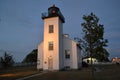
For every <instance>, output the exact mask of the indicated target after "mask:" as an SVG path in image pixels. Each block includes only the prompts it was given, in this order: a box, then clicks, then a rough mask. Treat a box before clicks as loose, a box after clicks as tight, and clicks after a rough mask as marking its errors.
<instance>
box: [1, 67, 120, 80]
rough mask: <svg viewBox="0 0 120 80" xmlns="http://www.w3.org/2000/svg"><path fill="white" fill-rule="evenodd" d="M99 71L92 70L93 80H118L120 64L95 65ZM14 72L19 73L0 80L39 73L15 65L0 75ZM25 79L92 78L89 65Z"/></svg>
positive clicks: (75, 79) (32, 69)
mask: <svg viewBox="0 0 120 80" xmlns="http://www.w3.org/2000/svg"><path fill="white" fill-rule="evenodd" d="M94 67H97V68H98V69H100V71H94V80H120V65H95V66H94ZM8 73H14V75H15V74H18V73H21V75H16V76H9V77H1V78H0V80H14V79H17V78H22V77H24V76H28V75H31V74H35V73H40V71H37V70H36V68H35V67H16V68H13V69H8V70H7V69H6V70H2V71H0V75H2V74H8ZM26 80H93V79H92V75H91V67H88V68H82V69H81V70H71V71H56V72H48V73H45V74H43V75H39V76H35V77H32V78H28V79H26Z"/></svg>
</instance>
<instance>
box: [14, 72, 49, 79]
mask: <svg viewBox="0 0 120 80" xmlns="http://www.w3.org/2000/svg"><path fill="white" fill-rule="evenodd" d="M48 72H50V71H43V72H41V73H38V74H33V75H30V76H26V77H23V78H18V79H16V80H24V79H28V78H31V77H35V76H39V75H42V74H45V73H48Z"/></svg>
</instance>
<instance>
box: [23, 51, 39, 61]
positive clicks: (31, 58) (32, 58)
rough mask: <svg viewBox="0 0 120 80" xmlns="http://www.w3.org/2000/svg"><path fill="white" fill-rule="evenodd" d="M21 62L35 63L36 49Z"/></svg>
mask: <svg viewBox="0 0 120 80" xmlns="http://www.w3.org/2000/svg"><path fill="white" fill-rule="evenodd" d="M22 62H23V63H25V62H37V49H34V50H33V51H32V52H30V53H29V54H28V55H27V56H26V57H25V59H24V60H23V61H22Z"/></svg>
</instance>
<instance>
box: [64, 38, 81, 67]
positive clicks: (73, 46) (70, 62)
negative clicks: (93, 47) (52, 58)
mask: <svg viewBox="0 0 120 80" xmlns="http://www.w3.org/2000/svg"><path fill="white" fill-rule="evenodd" d="M63 45H64V67H65V66H70V68H71V69H78V67H79V66H78V64H79V63H80V64H81V61H79V60H81V58H80V57H81V56H80V49H79V50H78V48H77V43H76V42H74V41H73V40H71V39H70V38H68V37H65V36H64V37H63ZM66 49H68V50H70V52H71V53H70V59H66V58H65V50H66Z"/></svg>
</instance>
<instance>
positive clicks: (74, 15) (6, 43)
mask: <svg viewBox="0 0 120 80" xmlns="http://www.w3.org/2000/svg"><path fill="white" fill-rule="evenodd" d="M53 4H55V5H56V6H57V7H59V8H60V10H61V12H62V14H63V16H64V17H65V23H64V24H63V32H64V33H65V34H69V36H70V38H72V39H74V37H79V38H82V36H83V32H82V27H81V23H83V22H84V21H83V19H82V17H83V15H88V14H90V13H91V12H93V13H94V14H95V15H96V16H97V17H98V18H99V19H100V21H99V24H103V25H104V29H105V30H104V38H105V39H108V41H109V43H108V47H107V50H108V51H109V53H110V56H109V58H110V59H111V58H113V57H120V31H119V30H120V22H119V21H120V9H119V8H120V0H0V56H2V55H3V53H4V52H5V51H6V52H8V53H9V54H11V55H13V58H14V60H15V61H16V62H20V61H22V60H23V58H25V56H26V55H27V54H29V53H30V52H31V51H32V50H33V49H36V48H37V46H38V45H39V43H40V42H41V41H42V40H43V20H42V19H41V13H43V12H47V11H48V8H49V7H51V6H52V5H53Z"/></svg>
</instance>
